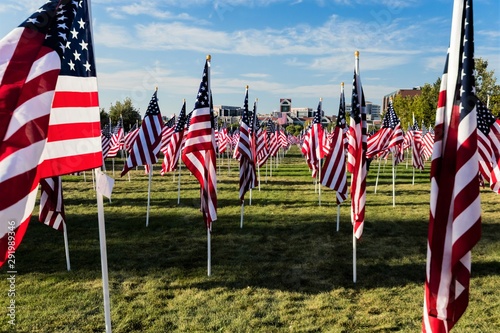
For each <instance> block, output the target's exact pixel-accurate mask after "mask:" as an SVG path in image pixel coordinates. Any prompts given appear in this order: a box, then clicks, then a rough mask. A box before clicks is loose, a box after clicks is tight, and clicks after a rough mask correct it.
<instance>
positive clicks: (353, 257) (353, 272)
mask: <svg viewBox="0 0 500 333" xmlns="http://www.w3.org/2000/svg"><path fill="white" fill-rule="evenodd" d="M352 282H354V283H356V235H355V233H354V225H353V226H352Z"/></svg>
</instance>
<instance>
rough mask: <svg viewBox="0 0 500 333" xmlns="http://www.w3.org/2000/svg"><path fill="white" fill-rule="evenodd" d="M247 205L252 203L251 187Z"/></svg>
mask: <svg viewBox="0 0 500 333" xmlns="http://www.w3.org/2000/svg"><path fill="white" fill-rule="evenodd" d="M248 205H249V206H251V205H252V189H250V201H249V203H248Z"/></svg>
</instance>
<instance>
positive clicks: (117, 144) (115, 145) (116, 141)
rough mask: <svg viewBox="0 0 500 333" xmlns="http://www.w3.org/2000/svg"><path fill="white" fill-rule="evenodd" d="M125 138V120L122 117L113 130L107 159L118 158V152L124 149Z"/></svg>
mask: <svg viewBox="0 0 500 333" xmlns="http://www.w3.org/2000/svg"><path fill="white" fill-rule="evenodd" d="M124 138H125V136H124V134H123V119H122V117H120V119H119V120H118V124H116V126H115V128H114V129H113V134H111V142H110V144H109V146H110V147H109V151H108V154H107V156H106V157H116V155H117V154H118V151H120V149H122V148H123V143H124Z"/></svg>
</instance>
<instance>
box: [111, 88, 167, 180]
mask: <svg viewBox="0 0 500 333" xmlns="http://www.w3.org/2000/svg"><path fill="white" fill-rule="evenodd" d="M157 92H158V91H157V90H155V92H154V93H153V97H151V101H150V102H149V106H148V109H147V110H146V114H145V115H144V119H143V120H142V125H141V128H140V129H139V134H138V135H137V138H136V139H135V141H134V143H133V145H132V149H131V150H130V155H129V156H128V158H127V161H126V162H125V165H124V166H123V170H122V173H121V175H122V177H123V175H125V174H126V173H127V172H128V171H129V170H130V169H132V168H133V167H136V166H139V165H145V166H149V165H153V164H155V163H156V162H157V161H158V157H157V156H158V153H159V151H160V142H161V130H162V128H163V121H162V119H161V113H160V107H159V106H158V97H157Z"/></svg>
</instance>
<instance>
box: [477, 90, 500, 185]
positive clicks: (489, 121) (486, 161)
mask: <svg viewBox="0 0 500 333" xmlns="http://www.w3.org/2000/svg"><path fill="white" fill-rule="evenodd" d="M476 109H477V129H478V132H477V146H478V151H479V171H480V172H481V175H482V176H483V178H484V179H486V180H487V181H488V182H489V183H490V188H491V189H492V190H493V192H496V193H500V120H498V119H497V118H496V117H495V116H493V114H492V113H491V111H490V110H488V108H487V107H486V105H484V104H483V102H481V101H480V100H479V98H477V100H476Z"/></svg>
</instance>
